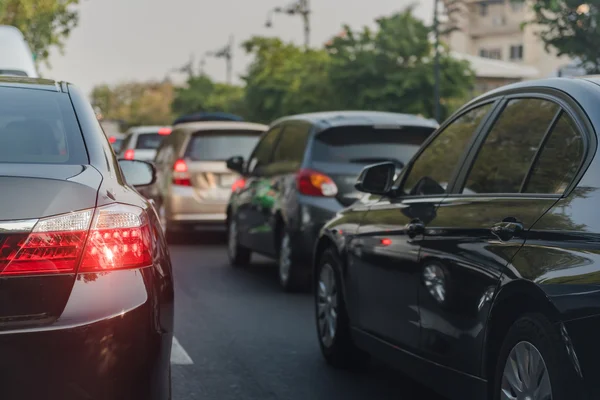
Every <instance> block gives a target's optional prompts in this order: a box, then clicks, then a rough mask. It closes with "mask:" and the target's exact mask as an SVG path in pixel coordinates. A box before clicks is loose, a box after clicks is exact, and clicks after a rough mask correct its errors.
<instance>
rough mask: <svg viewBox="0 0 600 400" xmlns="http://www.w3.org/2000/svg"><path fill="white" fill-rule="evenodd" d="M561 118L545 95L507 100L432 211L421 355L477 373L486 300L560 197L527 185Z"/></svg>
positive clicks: (424, 255)
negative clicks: (532, 191) (517, 253)
mask: <svg viewBox="0 0 600 400" xmlns="http://www.w3.org/2000/svg"><path fill="white" fill-rule="evenodd" d="M561 113H562V111H561V106H560V105H559V104H558V102H556V101H554V100H553V99H552V98H548V97H547V96H545V95H544V96H541V95H540V96H537V95H535V94H530V95H526V96H525V95H519V96H509V97H507V98H506V99H504V100H503V103H502V105H501V111H500V112H499V115H498V116H497V118H496V119H495V120H494V122H493V124H490V127H489V129H486V130H485V131H484V132H482V134H481V135H480V137H479V138H478V140H477V142H476V143H475V145H474V146H473V148H472V151H471V152H470V154H469V157H468V158H467V160H466V161H465V164H464V166H463V168H462V169H461V173H460V174H459V177H458V179H457V181H456V184H455V187H454V188H453V189H452V190H451V192H450V194H449V195H448V196H447V197H446V198H445V199H443V201H442V202H441V204H440V206H439V208H438V209H437V213H436V214H437V215H436V218H435V221H434V223H433V224H431V225H430V226H429V227H428V229H427V232H426V235H425V238H424V240H423V241H422V243H421V244H422V248H421V255H420V270H419V272H418V275H419V279H420V281H421V285H419V301H418V302H419V310H420V314H421V327H422V334H421V350H422V351H423V352H424V353H425V355H426V356H427V358H429V359H432V360H433V361H434V362H436V363H439V364H441V365H445V366H448V367H450V368H453V369H456V370H459V371H463V372H466V373H469V374H473V375H479V374H480V373H481V357H480V355H481V350H482V347H483V343H484V335H485V329H484V327H485V324H486V321H487V316H488V311H489V308H488V305H489V301H490V300H491V299H492V298H493V295H494V292H495V290H496V287H497V286H498V284H499V282H500V278H501V276H502V274H503V273H504V272H505V271H506V270H507V269H510V268H511V266H510V263H511V260H512V258H513V256H514V255H515V254H516V252H517V251H518V250H519V249H520V248H521V247H522V246H523V243H524V242H525V237H526V234H527V231H528V230H529V229H530V227H531V226H532V225H533V224H534V223H535V222H536V221H537V220H538V219H539V218H540V217H541V216H542V215H543V214H544V213H545V212H546V211H547V210H548V209H549V208H550V207H552V205H554V204H555V202H556V201H557V200H558V198H559V196H560V195H559V194H548V193H540V194H538V193H528V189H527V187H528V186H531V185H530V184H529V183H528V182H529V179H530V178H529V177H530V174H529V171H530V170H531V168H532V166H534V165H535V163H536V160H537V159H538V157H539V153H540V149H541V148H542V146H543V143H544V142H545V141H546V140H547V138H548V137H549V134H550V133H551V132H552V130H553V129H554V127H555V126H556V124H557V123H558V121H559V118H560V116H561V115H562V114H561ZM534 186H535V185H534ZM532 187H533V186H532Z"/></svg>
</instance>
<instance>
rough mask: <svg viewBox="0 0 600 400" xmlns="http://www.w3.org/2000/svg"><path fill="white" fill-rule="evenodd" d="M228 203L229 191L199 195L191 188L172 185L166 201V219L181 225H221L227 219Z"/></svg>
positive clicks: (219, 190)
mask: <svg viewBox="0 0 600 400" xmlns="http://www.w3.org/2000/svg"><path fill="white" fill-rule="evenodd" d="M228 201H229V191H223V190H221V189H218V190H216V191H209V192H206V193H199V192H198V191H197V190H196V189H194V188H192V187H186V186H175V185H173V186H172V187H171V193H170V194H169V199H168V205H169V207H168V210H167V214H168V219H169V221H172V222H176V223H181V224H196V225H201V224H216V223H221V224H222V223H224V222H225V220H226V219H227V214H226V210H227V203H228Z"/></svg>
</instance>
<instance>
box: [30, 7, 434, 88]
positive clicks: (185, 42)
mask: <svg viewBox="0 0 600 400" xmlns="http://www.w3.org/2000/svg"><path fill="white" fill-rule="evenodd" d="M290 2H292V0H168V1H167V0H81V4H80V6H79V9H80V23H79V26H78V27H77V28H76V29H75V30H74V31H73V32H72V33H71V36H70V37H69V39H68V40H67V43H66V46H65V49H64V55H61V54H59V53H58V52H53V54H52V56H51V59H50V62H51V64H52V67H51V69H50V70H48V69H47V68H42V69H41V72H42V74H43V75H44V77H48V78H54V79H58V80H66V81H69V82H72V83H74V84H76V85H78V86H79V87H80V88H82V89H83V90H84V91H85V92H86V93H89V92H90V91H91V89H92V87H93V86H94V85H96V84H99V83H110V84H113V83H119V82H124V81H130V80H148V79H162V78H163V77H164V76H165V75H166V73H167V72H168V71H169V70H170V69H171V68H173V67H178V66H181V65H183V64H185V63H187V62H188V60H189V58H190V55H191V54H192V53H193V54H195V61H196V65H198V64H199V62H200V58H201V56H202V55H203V54H204V53H205V52H207V51H210V50H216V49H218V48H220V47H222V46H224V45H225V44H226V43H227V40H228V38H229V35H231V34H233V35H234V38H235V41H236V44H237V45H236V48H235V54H234V62H233V70H234V77H235V79H236V81H237V82H239V80H238V79H237V77H238V76H239V75H241V74H243V72H244V71H245V68H246V66H247V64H248V62H249V58H248V57H247V56H246V55H245V53H244V50H243V49H241V48H240V47H239V43H241V42H242V41H243V40H245V39H247V38H249V37H251V36H252V35H267V36H279V37H281V38H283V39H284V40H289V41H294V42H295V43H297V44H302V41H303V30H302V19H301V18H300V17H299V16H298V17H290V16H287V15H275V17H274V23H273V27H272V28H266V27H265V21H266V17H267V13H268V11H269V10H270V9H272V8H274V7H276V6H285V5H287V4H289V3H290ZM433 2H434V0H416V1H413V0H311V7H312V10H313V13H312V18H311V24H312V35H311V44H312V45H313V46H316V45H317V44H319V45H320V44H322V43H324V42H326V41H327V40H328V39H329V38H331V37H332V36H333V35H335V34H337V33H339V32H340V30H341V26H342V25H343V24H344V23H347V24H349V25H350V26H351V27H353V28H360V27H362V26H364V25H371V24H373V20H374V19H375V18H377V17H379V16H384V15H389V14H392V13H393V12H396V11H401V10H402V9H403V8H404V7H406V6H408V5H409V4H419V5H418V6H417V9H416V14H417V16H418V17H420V18H422V19H424V20H426V21H431V18H432V15H431V14H432V9H433ZM205 71H206V72H207V73H208V74H209V75H210V76H211V77H213V79H215V80H217V81H225V79H226V73H225V61H224V60H223V59H214V58H209V59H207V62H206V65H205ZM173 79H174V80H175V81H178V80H181V76H179V77H178V76H177V75H176V74H174V75H173Z"/></svg>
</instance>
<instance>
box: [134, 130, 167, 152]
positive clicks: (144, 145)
mask: <svg viewBox="0 0 600 400" xmlns="http://www.w3.org/2000/svg"><path fill="white" fill-rule="evenodd" d="M165 137H166V136H165V135H159V134H158V133H140V134H138V135H137V141H136V143H135V148H136V149H139V150H155V149H158V146H160V144H161V143H162V141H163V139H164V138H165Z"/></svg>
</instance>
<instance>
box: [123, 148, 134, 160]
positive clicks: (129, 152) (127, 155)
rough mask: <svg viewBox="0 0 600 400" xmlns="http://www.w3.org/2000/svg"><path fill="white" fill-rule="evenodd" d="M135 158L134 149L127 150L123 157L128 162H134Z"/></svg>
mask: <svg viewBox="0 0 600 400" xmlns="http://www.w3.org/2000/svg"><path fill="white" fill-rule="evenodd" d="M134 156H135V152H134V151H133V149H127V150H125V154H124V155H123V157H125V159H126V160H133V157H134Z"/></svg>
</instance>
